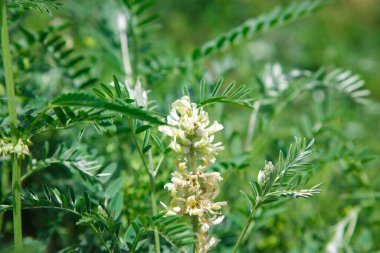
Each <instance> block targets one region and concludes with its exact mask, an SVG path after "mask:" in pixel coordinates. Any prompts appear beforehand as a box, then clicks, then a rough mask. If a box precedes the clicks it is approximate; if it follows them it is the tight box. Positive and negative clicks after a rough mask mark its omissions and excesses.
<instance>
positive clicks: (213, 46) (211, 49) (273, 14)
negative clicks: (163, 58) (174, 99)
mask: <svg viewBox="0 0 380 253" xmlns="http://www.w3.org/2000/svg"><path fill="white" fill-rule="evenodd" d="M330 2H331V1H324V0H312V1H302V2H300V3H293V4H291V5H289V6H288V7H286V8H280V7H276V8H274V9H273V10H272V11H270V12H268V13H265V14H263V15H261V16H259V17H257V18H253V19H249V20H247V21H245V22H244V23H243V24H242V25H240V26H238V27H236V28H234V29H232V30H230V31H229V32H227V33H226V34H224V35H222V36H219V37H218V38H216V39H213V40H211V41H208V42H206V43H204V44H203V45H202V46H200V47H199V48H197V49H196V50H194V51H193V53H192V59H193V60H198V59H200V58H202V57H205V56H209V55H211V54H214V53H216V52H218V51H220V50H222V49H225V48H228V47H231V46H233V45H236V44H238V43H239V42H241V41H243V40H246V39H248V38H251V37H252V36H253V35H255V34H257V33H258V32H261V31H264V30H268V29H270V28H274V27H277V26H280V25H283V24H285V23H288V22H291V21H295V20H297V19H299V18H301V17H304V16H306V15H309V14H311V13H313V12H315V11H317V10H319V9H321V8H323V7H325V6H326V5H327V4H329V3H330Z"/></svg>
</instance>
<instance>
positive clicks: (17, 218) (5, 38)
mask: <svg viewBox="0 0 380 253" xmlns="http://www.w3.org/2000/svg"><path fill="white" fill-rule="evenodd" d="M0 4H1V46H2V54H3V64H4V72H5V83H6V89H7V97H8V111H9V118H10V129H11V136H12V143H13V145H14V146H15V145H16V144H17V127H18V122H17V114H16V96H15V84H14V80H13V71H12V59H11V52H10V48H9V34H8V23H7V8H6V3H5V0H1V3H0ZM11 164H12V192H13V202H14V203H13V233H14V243H15V251H17V252H18V251H21V249H22V224H21V162H20V160H19V159H18V157H17V154H12V155H11Z"/></svg>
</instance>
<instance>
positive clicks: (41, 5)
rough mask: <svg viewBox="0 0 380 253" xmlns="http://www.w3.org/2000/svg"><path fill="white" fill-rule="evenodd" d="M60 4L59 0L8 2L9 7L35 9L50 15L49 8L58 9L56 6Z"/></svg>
mask: <svg viewBox="0 0 380 253" xmlns="http://www.w3.org/2000/svg"><path fill="white" fill-rule="evenodd" d="M60 5H62V4H61V3H60V2H59V0H33V1H16V2H12V3H9V4H8V5H7V7H9V8H22V9H37V10H39V11H40V12H41V13H43V12H46V13H47V14H49V15H52V13H51V9H55V10H57V9H58V6H60Z"/></svg>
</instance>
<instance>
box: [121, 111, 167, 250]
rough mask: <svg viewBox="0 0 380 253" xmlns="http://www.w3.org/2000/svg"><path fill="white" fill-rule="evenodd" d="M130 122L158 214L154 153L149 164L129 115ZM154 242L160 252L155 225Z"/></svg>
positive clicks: (154, 207)
mask: <svg viewBox="0 0 380 253" xmlns="http://www.w3.org/2000/svg"><path fill="white" fill-rule="evenodd" d="M128 122H129V126H130V128H131V133H132V138H133V141H134V143H135V145H136V148H137V151H138V153H139V155H140V158H141V160H142V162H143V165H144V168H145V170H146V172H147V173H148V175H149V181H150V191H151V194H150V199H151V203H152V213H153V215H157V214H158V209H157V197H156V174H155V171H154V167H153V159H152V154H151V153H150V155H149V165H148V163H147V162H146V160H145V156H144V154H143V152H142V150H141V148H140V145H139V142H138V139H137V136H136V134H135V128H134V126H133V122H132V119H131V117H128ZM154 244H155V248H156V253H160V252H161V247H160V236H159V233H158V230H157V227H156V226H155V227H154Z"/></svg>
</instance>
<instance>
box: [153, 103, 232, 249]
mask: <svg viewBox="0 0 380 253" xmlns="http://www.w3.org/2000/svg"><path fill="white" fill-rule="evenodd" d="M167 123H168V126H160V127H159V130H160V131H161V132H164V133H165V134H167V135H168V136H170V137H171V138H172V142H171V144H170V147H171V148H172V149H173V150H174V151H175V152H177V153H180V154H182V155H184V156H185V157H184V159H183V161H182V162H181V160H179V161H178V163H177V167H178V170H177V171H175V172H173V173H172V178H171V183H168V184H166V185H165V189H167V190H168V191H170V192H171V197H172V200H171V203H170V206H169V207H168V206H166V205H165V204H163V203H162V205H163V206H164V207H165V208H166V209H167V213H166V215H189V216H192V217H197V220H198V224H199V229H198V231H196V232H197V237H198V245H197V247H196V252H207V251H208V249H209V248H211V247H212V246H214V245H215V244H216V242H217V240H216V239H215V238H214V237H211V238H209V237H208V231H209V229H210V227H211V226H212V225H216V224H219V223H220V222H222V220H223V218H224V216H223V215H222V214H221V208H222V206H225V205H227V202H224V201H222V202H214V201H213V200H214V198H215V197H216V196H217V195H218V192H219V185H218V183H219V182H220V181H221V180H223V179H222V177H221V176H220V174H219V173H218V172H205V169H206V168H207V166H208V163H209V162H215V156H216V155H217V153H218V151H220V150H222V149H223V147H222V146H221V143H220V142H218V143H215V144H214V143H213V140H214V134H215V133H216V132H218V131H220V130H221V129H223V126H222V125H220V124H219V123H218V122H216V121H215V122H214V123H213V124H212V125H211V126H209V124H210V122H209V119H208V114H207V113H206V112H205V111H203V109H202V108H197V106H196V104H194V103H191V102H190V98H189V97H188V96H184V97H182V98H181V99H180V100H177V101H175V102H174V103H173V104H172V109H171V111H170V115H169V116H168V117H167ZM188 161H189V162H190V167H191V168H190V169H187V162H188ZM200 161H202V163H201V165H197V164H198V163H199V162H200Z"/></svg>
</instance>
